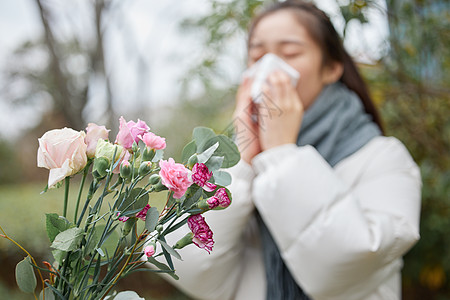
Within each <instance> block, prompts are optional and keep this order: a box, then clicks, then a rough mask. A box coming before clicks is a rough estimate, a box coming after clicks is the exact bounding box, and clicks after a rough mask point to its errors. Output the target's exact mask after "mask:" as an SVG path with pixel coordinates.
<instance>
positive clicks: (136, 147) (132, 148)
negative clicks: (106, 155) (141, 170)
mask: <svg viewBox="0 0 450 300" xmlns="http://www.w3.org/2000/svg"><path fill="white" fill-rule="evenodd" d="M138 150H139V146H138V144H137V143H136V142H133V146H131V151H133V153H137V152H138Z"/></svg>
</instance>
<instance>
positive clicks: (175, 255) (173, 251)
mask: <svg viewBox="0 0 450 300" xmlns="http://www.w3.org/2000/svg"><path fill="white" fill-rule="evenodd" d="M158 242H159V243H160V244H161V246H163V248H164V249H166V251H167V252H169V254H170V255H172V256H174V257H176V258H178V259H179V260H182V259H181V255H180V254H179V253H178V252H177V251H175V250H174V249H173V248H172V247H170V246H169V245H168V244H167V243H166V242H164V241H162V240H158Z"/></svg>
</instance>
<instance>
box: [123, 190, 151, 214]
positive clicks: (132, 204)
mask: <svg viewBox="0 0 450 300" xmlns="http://www.w3.org/2000/svg"><path fill="white" fill-rule="evenodd" d="M144 193H145V190H144V189H142V188H135V189H133V190H132V191H131V192H130V193H129V194H128V197H127V198H126V199H125V201H123V203H122V204H121V205H120V206H119V208H118V210H119V211H121V214H120V215H121V216H131V215H134V214H136V212H139V211H141V210H142V209H143V208H144V207H145V206H146V205H147V204H148V198H149V197H148V194H145V195H144V196H142V194H144ZM124 196H125V195H124V194H121V195H120V198H121V199H120V200H119V202H121V201H122V199H123V197H124Z"/></svg>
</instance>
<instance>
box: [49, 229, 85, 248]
mask: <svg viewBox="0 0 450 300" xmlns="http://www.w3.org/2000/svg"><path fill="white" fill-rule="evenodd" d="M83 235H84V232H83V229H80V228H77V227H74V228H69V229H67V230H65V231H63V232H61V233H59V234H58V235H57V236H56V237H55V240H54V241H53V243H52V245H51V247H52V248H53V249H57V250H61V251H73V250H75V249H77V248H78V247H79V246H80V243H81V240H82V239H83Z"/></svg>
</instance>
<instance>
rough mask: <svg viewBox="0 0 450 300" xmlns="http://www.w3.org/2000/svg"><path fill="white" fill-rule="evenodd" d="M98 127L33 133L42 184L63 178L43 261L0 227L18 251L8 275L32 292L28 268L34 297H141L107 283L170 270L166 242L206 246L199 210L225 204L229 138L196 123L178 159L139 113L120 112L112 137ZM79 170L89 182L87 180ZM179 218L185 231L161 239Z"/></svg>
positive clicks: (231, 153) (235, 156)
mask: <svg viewBox="0 0 450 300" xmlns="http://www.w3.org/2000/svg"><path fill="white" fill-rule="evenodd" d="M108 134H109V130H107V129H106V128H105V127H104V126H99V125H96V124H93V123H90V124H89V125H88V127H87V128H86V132H84V131H81V132H77V131H75V130H73V129H70V128H64V129H56V130H51V131H48V132H47V133H45V134H44V135H43V136H42V138H40V139H39V149H38V166H39V167H45V168H47V169H49V170H50V172H49V178H48V185H47V187H46V188H45V190H44V192H46V191H47V189H51V188H54V187H60V186H63V185H64V187H65V197H64V206H63V212H62V215H60V214H57V213H49V214H46V229H47V234H48V237H49V239H50V242H51V246H50V247H51V248H52V254H53V257H54V263H53V264H50V263H48V262H43V265H42V266H39V265H38V264H37V263H36V261H35V260H34V258H33V257H32V256H31V255H30V253H28V251H26V250H25V249H24V248H23V247H22V246H21V245H20V244H19V243H17V242H16V241H14V240H13V239H12V238H11V237H9V236H8V235H7V234H6V233H5V231H4V230H3V228H1V227H0V229H1V231H2V233H3V234H1V236H2V237H4V238H6V239H8V240H10V241H12V242H13V243H15V244H16V245H17V246H19V247H20V248H21V249H22V250H23V251H24V252H25V253H26V255H27V256H26V257H25V258H24V260H22V261H21V262H19V263H18V264H17V267H16V280H17V284H18V286H19V288H20V289H21V290H22V291H24V292H27V293H31V294H33V295H34V297H35V299H37V296H36V294H35V290H36V286H37V280H36V274H38V278H39V279H40V281H41V283H42V291H41V292H40V295H39V297H40V299H141V298H140V297H139V296H138V295H137V294H136V293H134V292H131V291H127V292H121V293H118V294H117V293H116V292H113V287H114V286H115V284H116V283H117V281H118V280H119V279H120V278H123V277H124V276H126V275H128V274H130V273H133V272H136V271H142V270H145V271H151V272H164V273H168V274H170V275H171V276H173V277H174V278H177V275H176V274H175V269H174V266H173V261H172V259H173V257H174V258H176V259H181V257H180V255H179V253H178V252H177V250H176V249H180V248H182V247H184V246H186V245H188V244H191V243H194V244H195V245H197V246H198V247H200V248H203V249H205V250H206V251H207V252H208V253H209V252H210V251H211V250H212V248H213V245H214V241H213V233H212V231H211V230H210V228H209V226H208V225H207V224H206V222H205V220H204V218H203V216H202V215H201V214H202V213H203V212H205V211H208V210H213V209H214V210H220V209H224V208H226V207H227V206H228V205H230V203H231V194H230V192H229V190H228V189H227V188H226V186H227V185H229V184H230V183H231V177H230V175H229V174H228V173H227V172H226V171H224V170H223V169H224V168H229V167H231V166H233V165H235V164H236V163H237V162H238V161H239V159H240V155H239V152H238V150H237V147H236V145H235V144H234V143H233V142H232V141H231V140H230V139H229V138H228V137H226V136H224V135H217V134H215V133H214V132H213V131H212V130H211V129H209V128H204V127H198V128H195V129H194V132H193V140H192V141H191V142H190V143H188V144H187V145H186V146H185V147H184V149H183V152H182V158H181V160H182V163H176V162H175V161H174V160H173V159H172V158H169V159H168V160H164V159H163V151H164V148H165V147H166V143H165V139H164V138H162V137H160V136H157V135H155V134H154V133H152V132H151V131H150V128H149V127H148V126H147V124H146V123H145V122H143V121H140V120H138V122H133V121H129V122H126V121H125V120H124V119H123V118H122V117H121V118H120V129H119V132H118V134H117V136H116V139H115V142H114V143H112V142H109V140H108ZM77 174H80V175H81V176H82V177H81V182H80V187H79V192H78V196H77V197H76V199H73V200H74V202H73V203H74V205H75V212H74V216H73V218H69V216H67V206H68V202H69V196H68V195H69V186H70V185H69V183H70V179H71V177H73V176H74V175H77ZM86 179H88V181H89V180H90V181H91V182H90V185H89V188H88V189H85V188H84V186H85V184H86V181H87V180H86ZM154 193H166V195H167V196H166V198H167V199H166V201H165V204H164V205H163V208H162V209H161V208H160V210H161V211H159V210H158V208H157V207H151V206H150V205H149V200H150V197H151V196H152V195H153V194H154ZM83 194H87V195H85V197H84V198H85V201H84V204H83V203H81V204H82V205H81V206H80V202H82V201H80V200H81V199H82V196H83ZM139 223H141V224H139ZM185 224H187V225H188V227H189V229H190V231H189V232H188V233H187V234H186V235H185V237H184V238H182V239H181V240H180V241H178V242H177V243H176V244H175V245H168V244H167V243H166V239H165V237H166V235H168V234H170V233H171V232H174V231H175V230H181V229H182V228H185V227H183V225H185ZM157 257H159V258H158V260H157V259H156V258H157ZM148 263H150V264H152V265H153V267H152V268H149V267H148V266H146V264H148Z"/></svg>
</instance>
